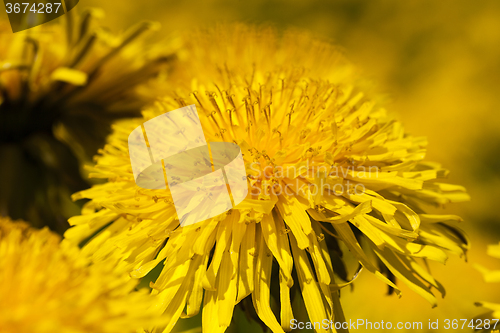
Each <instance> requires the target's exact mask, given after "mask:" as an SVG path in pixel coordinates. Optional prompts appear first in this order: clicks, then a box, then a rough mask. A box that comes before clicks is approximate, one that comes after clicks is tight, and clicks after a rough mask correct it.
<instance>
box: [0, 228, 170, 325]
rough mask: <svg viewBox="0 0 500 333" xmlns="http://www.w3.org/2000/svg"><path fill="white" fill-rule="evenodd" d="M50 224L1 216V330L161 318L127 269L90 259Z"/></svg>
mask: <svg viewBox="0 0 500 333" xmlns="http://www.w3.org/2000/svg"><path fill="white" fill-rule="evenodd" d="M60 240H61V238H60V236H58V235H57V234H55V233H53V232H51V231H49V230H48V229H46V228H45V229H41V230H39V229H33V228H32V227H30V226H29V225H28V224H27V223H25V222H22V221H15V222H13V221H11V220H10V219H8V218H0V281H1V283H0V331H1V332H2V333H14V332H16V333H32V332H37V333H45V332H46V333H53V332H62V333H79V332H82V333H83V332H89V333H90V332H92V333H99V332H102V333H104V332H109V333H116V332H135V331H136V330H139V329H141V327H142V326H143V325H150V324H151V323H154V322H155V321H156V322H160V321H159V320H161V319H160V318H161V317H159V316H157V315H156V313H155V311H154V308H153V304H152V299H151V297H150V296H149V295H148V294H147V292H144V291H140V292H135V291H133V290H134V287H135V286H136V284H137V283H136V282H134V281H133V280H132V279H130V277H129V276H128V274H119V273H118V272H117V271H115V270H114V269H113V267H110V266H107V265H89V260H88V258H85V257H83V256H82V255H81V253H80V250H79V249H78V248H77V247H75V246H73V245H71V244H69V243H67V242H62V243H60Z"/></svg>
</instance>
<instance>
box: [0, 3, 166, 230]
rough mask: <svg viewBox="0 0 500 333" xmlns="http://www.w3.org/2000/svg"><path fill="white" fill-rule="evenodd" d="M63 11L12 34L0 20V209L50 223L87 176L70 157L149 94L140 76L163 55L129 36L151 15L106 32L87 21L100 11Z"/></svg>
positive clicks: (63, 214) (143, 28) (79, 155)
mask: <svg viewBox="0 0 500 333" xmlns="http://www.w3.org/2000/svg"><path fill="white" fill-rule="evenodd" d="M73 12H74V11H71V12H69V13H68V14H67V15H65V17H66V18H67V24H66V25H63V24H50V23H49V24H46V25H43V26H39V27H35V28H33V29H30V30H27V31H25V32H19V33H15V34H14V33H12V32H11V30H10V26H9V25H8V22H5V21H0V155H1V156H2V165H1V172H0V174H1V176H0V177H1V179H0V182H1V183H2V190H1V191H0V215H5V216H11V217H13V218H24V219H27V220H28V219H29V220H30V222H32V223H34V224H37V225H43V223H42V222H41V221H43V220H46V221H50V220H52V221H54V222H56V224H54V225H51V227H52V228H53V229H56V230H58V231H64V230H65V229H66V228H67V227H66V222H65V220H66V218H67V217H69V216H71V215H72V214H70V213H69V212H67V211H65V210H64V209H65V204H66V203H67V202H66V201H69V202H70V203H71V201H70V200H67V199H66V198H67V197H69V195H70V194H71V193H74V192H75V191H77V190H80V189H83V188H85V187H86V186H87V185H86V183H85V182H84V181H83V179H82V177H81V176H80V170H79V163H78V162H81V161H84V160H86V159H90V158H91V157H92V156H93V155H94V154H95V153H96V151H97V149H98V148H99V147H102V144H103V142H104V138H105V136H106V135H107V134H108V133H109V124H110V122H112V121H113V120H115V119H119V118H123V117H130V116H137V115H138V114H139V111H140V109H141V107H142V106H144V105H145V104H146V103H147V102H149V101H151V100H153V98H154V96H153V95H152V92H153V91H154V89H151V88H150V87H146V86H145V84H146V83H147V82H148V81H149V80H150V79H152V78H153V77H155V76H157V74H158V73H159V71H160V70H161V68H162V66H163V65H162V64H164V63H165V62H166V60H167V58H168V57H166V56H159V55H155V56H152V55H151V56H149V55H147V54H146V52H145V51H144V48H143V46H142V45H141V44H140V43H138V42H136V40H138V39H139V38H140V37H141V35H144V33H146V32H147V31H148V30H151V28H153V27H154V24H150V23H144V24H140V25H138V26H137V27H135V28H133V29H131V30H130V31H129V32H127V33H125V34H123V35H122V36H114V35H112V34H110V33H109V32H108V31H106V30H105V29H104V28H101V27H100V26H98V24H97V23H96V22H97V21H96V17H99V16H102V13H101V12H100V11H98V10H91V11H88V12H86V13H84V14H82V15H81V16H78V17H74V16H73V14H74V13H73ZM61 207H62V208H61ZM77 211H78V210H77ZM73 214H74V213H73Z"/></svg>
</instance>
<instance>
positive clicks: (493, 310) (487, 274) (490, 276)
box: [475, 244, 500, 332]
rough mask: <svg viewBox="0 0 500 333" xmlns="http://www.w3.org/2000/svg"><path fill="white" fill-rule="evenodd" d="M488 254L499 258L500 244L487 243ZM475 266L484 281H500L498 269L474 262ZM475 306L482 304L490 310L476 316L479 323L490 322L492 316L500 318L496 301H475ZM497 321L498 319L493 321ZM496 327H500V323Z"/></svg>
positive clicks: (486, 329) (499, 310) (499, 307)
mask: <svg viewBox="0 0 500 333" xmlns="http://www.w3.org/2000/svg"><path fill="white" fill-rule="evenodd" d="M488 255H490V256H492V257H494V258H498V259H500V244H497V245H489V246H488ZM475 266H476V268H477V269H478V270H479V271H480V272H481V273H482V274H483V276H484V280H485V281H486V282H493V283H495V282H500V270H493V271H492V270H490V269H488V268H485V267H483V266H481V265H478V264H476V265H475ZM476 305H477V306H482V307H484V308H486V309H488V310H490V311H489V312H488V313H485V314H484V315H482V316H480V317H478V319H480V320H481V323H482V322H483V321H484V320H488V321H490V322H491V319H492V318H496V319H497V320H498V319H500V304H498V303H491V302H477V303H476ZM495 322H496V323H498V321H495ZM478 326H480V327H482V326H483V325H478ZM497 326H499V327H498V328H500V325H497ZM485 331H488V332H489V328H485Z"/></svg>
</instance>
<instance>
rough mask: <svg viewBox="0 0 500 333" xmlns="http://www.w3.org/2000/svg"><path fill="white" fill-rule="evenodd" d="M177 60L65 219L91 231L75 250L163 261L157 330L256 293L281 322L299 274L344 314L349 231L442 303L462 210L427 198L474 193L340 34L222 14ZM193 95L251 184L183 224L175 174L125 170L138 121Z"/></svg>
mask: <svg viewBox="0 0 500 333" xmlns="http://www.w3.org/2000/svg"><path fill="white" fill-rule="evenodd" d="M174 67H175V69H174V71H173V72H172V74H171V76H170V79H169V82H168V83H165V91H166V92H167V93H166V96H165V98H164V99H163V100H162V101H161V102H159V103H157V105H156V106H155V107H152V108H149V109H147V110H146V111H145V112H144V113H143V114H144V118H143V119H136V120H133V121H131V120H128V121H120V122H117V123H116V125H115V126H114V132H113V134H111V135H110V137H109V141H108V144H107V145H106V146H105V147H104V149H103V150H102V151H100V156H99V157H98V158H97V165H96V167H95V168H94V169H93V174H92V175H93V176H94V177H99V178H107V179H108V182H107V183H105V184H102V185H96V186H94V187H93V188H91V189H89V190H86V191H82V192H79V193H78V194H75V195H74V197H73V198H74V199H81V198H88V199H91V201H90V202H89V203H87V204H86V206H85V209H84V212H83V214H82V215H81V216H76V217H73V218H71V219H70V223H71V224H72V225H74V226H75V227H73V228H71V229H69V230H68V231H67V232H66V234H65V236H66V238H67V239H69V240H71V241H73V242H74V243H80V242H83V241H86V240H87V239H88V238H89V237H91V236H92V235H95V236H94V237H93V238H92V239H90V241H88V242H87V243H86V245H85V246H84V248H83V251H84V252H85V253H87V254H88V255H89V256H92V258H93V260H94V261H95V262H109V263H110V264H115V263H116V262H119V263H120V265H121V266H122V267H124V269H127V270H129V271H130V272H131V274H132V276H134V277H137V278H140V277H144V276H146V275H147V274H148V273H149V272H151V270H152V269H153V268H154V267H156V266H158V265H160V267H161V273H160V275H159V277H158V278H157V279H156V281H154V282H153V283H151V287H152V289H153V291H152V294H153V295H154V296H155V298H156V299H157V302H158V306H159V307H160V308H161V309H162V310H163V311H164V312H165V313H166V315H167V316H168V318H169V320H170V322H169V323H168V324H167V325H166V327H164V328H163V327H162V328H158V331H161V330H163V329H164V332H169V331H170V330H171V329H172V327H173V326H174V325H175V323H176V322H177V320H178V319H179V318H187V317H192V316H194V315H196V314H197V313H198V312H199V311H200V308H201V307H203V314H202V317H203V330H204V331H205V332H223V331H225V329H226V328H227V327H228V326H229V325H230V323H231V319H232V315H233V310H234V307H235V305H236V304H238V303H240V302H242V303H246V302H248V301H249V300H250V298H251V302H252V303H253V307H254V308H255V310H256V313H257V315H258V317H259V318H260V319H261V320H262V322H263V323H264V324H265V325H266V326H268V327H269V328H270V329H271V330H272V331H273V332H283V331H290V330H291V326H290V324H291V320H292V319H293V318H294V315H293V309H292V305H291V301H290V295H291V291H292V292H293V291H294V290H293V289H297V290H298V289H299V288H300V290H301V291H302V298H303V301H304V303H305V307H306V309H307V312H308V315H309V318H310V320H311V321H313V322H322V321H323V320H324V319H331V320H335V321H343V313H342V309H341V306H340V301H339V293H338V290H339V289H340V288H341V287H343V286H345V285H347V284H349V283H350V282H351V281H350V280H351V279H352V278H351V277H350V275H349V274H348V273H347V271H349V269H348V267H346V260H345V258H344V257H343V256H342V253H341V250H340V249H341V248H342V247H344V246H345V247H347V248H348V249H349V251H350V252H351V253H352V255H353V256H354V257H355V258H356V262H357V263H358V264H359V265H360V267H363V268H364V269H365V270H367V271H369V272H371V273H373V274H375V275H376V276H377V277H379V278H380V279H381V280H383V281H385V282H386V283H387V284H388V285H389V286H391V287H392V288H394V290H395V291H396V293H398V294H399V293H400V290H399V289H398V287H397V286H396V284H395V283H394V280H395V278H397V279H399V280H401V281H402V282H404V283H406V284H407V285H408V286H409V287H410V288H411V289H413V290H414V291H416V292H417V293H419V294H420V295H422V296H423V297H424V298H425V299H427V300H428V301H429V302H430V303H431V304H432V305H436V298H435V296H434V294H433V292H432V290H433V289H435V290H438V291H439V292H440V293H442V294H444V288H443V286H442V285H441V284H440V283H439V282H438V281H436V280H435V279H434V277H433V276H432V275H431V274H430V273H429V272H428V270H427V269H426V268H424V267H425V264H426V261H427V260H434V261H438V262H441V263H444V262H445V261H446V259H447V252H453V253H456V254H459V255H463V254H465V251H466V250H467V248H468V244H467V240H466V239H465V236H464V235H463V233H462V232H461V231H460V230H459V229H457V228H456V227H455V223H456V222H457V221H458V220H460V218H459V217H457V216H453V215H436V214H427V213H426V210H425V209H426V208H428V206H442V205H444V204H447V203H450V202H460V201H465V200H468V195H467V194H466V193H465V190H464V188H463V187H461V186H456V185H450V184H446V183H443V182H442V179H443V178H444V177H445V176H446V175H447V171H446V170H444V169H442V168H441V167H440V166H439V164H437V163H432V162H426V161H424V160H423V159H424V156H425V146H426V140H425V139H423V138H419V137H413V136H411V135H408V134H407V133H405V132H404V129H403V127H402V125H401V123H399V122H398V121H396V120H394V119H393V118H392V117H390V116H389V115H387V112H386V111H385V110H384V109H383V108H382V107H381V106H380V105H378V104H377V97H376V96H370V94H366V93H364V92H363V89H366V87H365V85H364V84H363V82H362V81H359V80H358V78H357V74H356V72H355V70H354V69H353V67H352V66H351V65H350V64H349V63H348V62H347V61H346V60H345V59H344V58H343V56H342V54H341V53H340V52H339V51H338V50H337V49H336V48H335V47H333V46H332V45H330V44H329V43H327V42H322V41H318V40H315V39H313V38H310V37H309V36H307V35H304V34H302V33H297V32H296V31H292V32H288V33H285V34H284V35H283V36H278V34H277V33H276V32H275V31H274V30H273V29H269V28H254V27H247V26H245V25H234V26H229V27H227V26H225V27H218V28H215V29H212V30H209V31H199V32H197V33H194V34H191V35H188V36H187V37H186V44H185V48H184V51H183V52H180V53H179V61H178V63H177V65H176V66H174ZM190 104H195V105H196V107H197V108H198V112H199V113H200V118H201V121H202V125H203V129H204V132H205V136H206V139H207V141H209V142H210V141H226V142H233V141H234V142H235V143H237V144H238V145H239V146H240V147H241V148H242V151H243V155H244V160H245V163H246V169H247V173H248V176H247V179H248V185H249V187H250V188H251V191H250V192H249V195H248V197H247V198H246V199H245V200H244V201H243V202H242V203H241V204H239V205H238V206H237V207H236V208H235V209H233V210H232V211H230V212H228V213H225V214H222V215H220V216H218V217H216V218H212V219H209V220H206V221H203V222H200V223H197V224H194V225H190V226H186V227H182V228H181V227H179V221H178V219H177V218H176V213H175V208H174V204H173V201H172V198H171V196H170V193H169V191H168V190H147V189H142V188H139V187H138V186H136V184H135V183H134V177H133V174H132V169H131V166H130V158H129V154H128V149H127V142H128V135H129V134H130V133H131V132H132V130H134V129H135V128H136V127H137V126H140V125H141V124H142V123H143V122H144V121H146V120H149V119H152V118H154V117H156V116H158V115H161V114H163V113H165V112H167V111H170V110H173V109H177V108H179V107H182V106H185V105H190ZM180 130H182V129H180ZM166 140H167V141H168V139H166ZM167 172H168V170H167ZM276 264H277V265H276ZM421 264H424V266H422V265H421ZM271 297H272V298H274V300H275V302H276V304H279V306H280V308H281V309H280V310H279V311H278V312H279V316H280V319H279V320H278V319H277V318H276V317H275V313H276V312H275V311H273V309H272V306H271V304H272V303H274V302H271V301H270V299H271ZM202 303H203V304H202ZM245 308H246V309H248V308H249V306H248V304H247V305H246V306H245ZM318 331H323V330H322V329H319V330H318Z"/></svg>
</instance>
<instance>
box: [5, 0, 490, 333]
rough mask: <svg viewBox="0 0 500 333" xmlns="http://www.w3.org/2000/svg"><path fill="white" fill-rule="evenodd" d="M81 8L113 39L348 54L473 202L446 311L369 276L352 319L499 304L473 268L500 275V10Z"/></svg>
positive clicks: (150, 4) (406, 317)
mask: <svg viewBox="0 0 500 333" xmlns="http://www.w3.org/2000/svg"><path fill="white" fill-rule="evenodd" d="M78 7H79V8H80V10H81V9H84V8H85V7H100V8H103V9H104V10H105V12H106V17H105V18H104V19H103V21H104V22H103V23H105V25H107V26H109V27H110V28H112V30H114V31H120V30H124V29H125V28H126V27H128V26H130V25H131V24H133V23H135V22H137V21H140V20H153V21H158V22H160V23H161V24H162V28H161V30H160V31H159V32H158V33H156V36H155V37H154V38H155V39H156V40H160V41H161V40H168V36H170V35H171V34H173V33H175V32H176V31H183V30H185V29H191V28H193V27H197V26H206V25H210V24H213V23H215V22H220V21H224V22H233V21H243V22H247V23H263V22H264V23H272V24H274V25H276V26H277V27H278V28H279V29H284V28H286V27H297V28H301V29H304V30H308V31H310V32H312V33H313V34H316V35H318V36H320V37H321V36H322V37H326V38H329V39H331V40H333V42H334V43H336V44H339V45H341V46H343V47H344V48H345V50H346V54H347V56H348V58H350V59H351V60H352V61H353V62H355V63H356V64H357V65H358V66H359V67H360V68H361V69H362V71H363V73H364V75H365V76H366V77H368V78H369V79H370V80H371V81H373V82H374V83H376V90H377V91H379V92H382V93H384V94H387V97H388V100H389V102H388V105H387V108H388V109H389V110H390V111H391V112H393V113H395V114H397V115H398V118H399V119H401V120H402V121H403V123H404V125H405V127H406V129H407V131H408V132H410V133H412V134H413V135H418V136H426V137H427V138H428V139H429V146H428V154H427V159H429V160H434V161H438V162H441V163H442V164H443V166H444V167H445V168H447V169H450V170H451V174H450V182H452V183H457V184H461V185H465V186H466V187H467V189H468V191H469V193H470V195H471V197H472V200H471V202H469V203H465V204H461V205H460V207H459V206H458V205H457V206H451V207H448V208H446V211H447V212H450V213H457V214H459V215H461V216H462V217H463V218H464V220H465V221H464V222H462V228H463V229H464V230H466V231H467V232H468V234H469V235H470V239H471V243H472V249H471V251H470V253H469V257H468V259H469V260H468V263H465V262H464V260H461V259H459V258H456V257H452V258H450V260H449V261H448V263H447V265H446V266H444V267H442V266H441V267H440V266H437V265H435V266H434V267H433V270H434V276H435V277H436V278H437V279H438V280H439V281H440V282H441V283H443V284H444V285H445V287H446V289H447V296H446V297H445V298H444V299H442V300H440V302H439V306H438V307H437V308H435V309H431V307H430V305H429V304H427V303H426V301H425V300H423V299H421V298H420V297H419V296H417V295H416V294H414V293H413V292H411V291H410V290H408V289H407V288H405V287H404V286H402V289H403V291H404V295H403V297H402V298H401V299H398V298H397V296H395V295H392V296H387V295H386V291H387V289H386V287H385V286H384V284H383V283H382V282H379V281H378V280H377V279H376V278H374V277H372V276H370V275H368V273H365V274H362V276H361V277H360V278H359V279H358V283H356V285H355V287H354V290H353V291H350V290H348V289H345V290H343V291H342V300H343V305H344V309H345V314H346V317H347V318H352V319H357V318H362V319H368V320H370V321H381V320H384V321H388V320H389V321H392V322H393V323H396V322H398V321H421V322H423V323H424V330H423V332H425V331H426V329H425V328H426V326H427V322H428V320H429V319H432V320H435V319H440V321H441V322H442V321H443V320H444V319H472V318H474V317H475V316H477V315H479V314H481V313H483V312H485V310H484V309H480V308H477V307H475V306H474V304H473V303H474V302H475V301H491V302H499V301H500V285H494V284H487V283H485V282H484V281H483V278H482V276H481V274H480V273H479V272H478V271H477V270H476V269H475V268H474V267H473V264H474V263H480V264H482V265H484V266H486V267H488V268H492V269H493V268H500V261H497V260H495V259H493V258H490V257H488V256H487V255H486V247H487V245H488V244H491V243H498V241H500V225H499V223H500V205H499V198H500V157H499V156H498V153H499V152H500V115H499V112H500V105H499V104H500V96H499V95H500V1H498V0H485V1H478V2H472V1H461V2H458V1H449V0H443V1H431V0H424V1H395V0H394V1H388V0H387V1H385V0H384V1H361V0H341V1H317V0H313V1H306V0H296V1H288V0H287V1H285V0H274V1H265V0H257V1H241V0H238V1H234V0H233V1H231V0H206V1H188V0H185V1H165V0H148V1H132V0H128V1H123V0H122V1H113V0H108V1H102V0H81V1H80V3H79V5H78ZM2 15H5V13H2ZM400 285H401V284H400ZM180 324H181V325H179V326H182V325H183V323H182V321H181V323H180ZM357 332H361V330H358V331H357Z"/></svg>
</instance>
